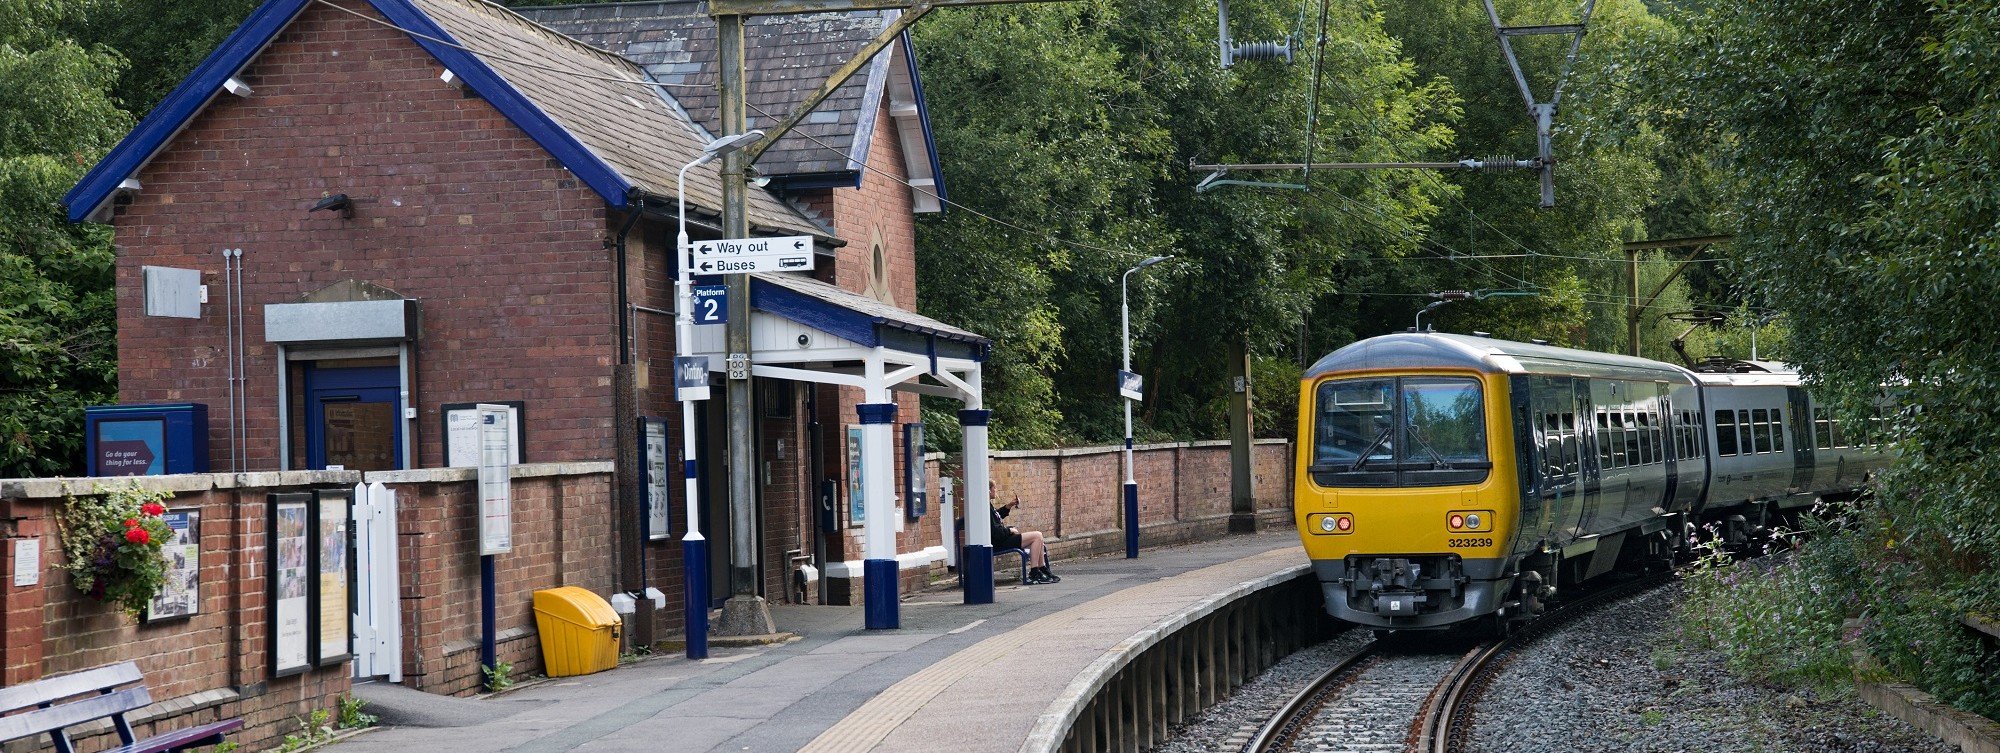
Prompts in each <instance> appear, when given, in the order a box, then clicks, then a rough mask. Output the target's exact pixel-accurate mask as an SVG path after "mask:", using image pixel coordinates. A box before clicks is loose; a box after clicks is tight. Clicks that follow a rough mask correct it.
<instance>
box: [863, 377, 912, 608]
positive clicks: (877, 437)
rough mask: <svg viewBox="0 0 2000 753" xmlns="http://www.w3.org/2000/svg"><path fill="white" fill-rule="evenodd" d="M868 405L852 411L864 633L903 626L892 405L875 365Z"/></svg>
mask: <svg viewBox="0 0 2000 753" xmlns="http://www.w3.org/2000/svg"><path fill="white" fill-rule="evenodd" d="M868 373H869V376H870V379H869V386H868V389H867V393H868V394H867V399H868V402H866V403H862V404H860V405H857V406H854V410H855V412H856V413H859V414H860V417H861V450H862V460H861V478H862V497H863V500H862V504H863V506H864V508H863V514H864V519H865V520H866V523H865V526H864V532H863V538H864V541H865V544H866V545H865V546H864V547H863V551H862V556H863V558H864V559H863V560H862V563H861V579H862V588H864V589H866V590H865V591H864V593H863V596H862V602H863V604H864V616H865V618H866V619H865V623H866V627H867V628H868V629H869V630H895V629H897V628H900V627H902V626H903V620H902V616H901V613H900V612H901V610H900V605H899V604H898V603H897V602H896V578H897V576H898V573H899V571H900V568H898V567H897V566H896V517H895V516H896V503H895V494H896V436H895V431H894V430H895V428H896V404H895V403H893V402H890V401H889V390H888V388H887V387H885V386H882V385H881V381H882V366H881V362H880V361H879V360H878V359H870V360H869V363H868Z"/></svg>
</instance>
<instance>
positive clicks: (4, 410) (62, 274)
mask: <svg viewBox="0 0 2000 753" xmlns="http://www.w3.org/2000/svg"><path fill="white" fill-rule="evenodd" d="M67 7H68V6H67V5H65V4H61V3H48V2H35V1H34V0H4V2H0V477H17V476H42V475H53V474H60V473H65V472H73V471H76V470H78V469H79V464H78V463H77V459H78V458H80V457H81V455H82V452H81V450H82V444H83V441H82V436H83V431H82V429H83V426H82V424H83V406H85V405H88V404H92V403H102V402H108V401H109V400H110V399H111V398H112V396H113V394H114V392H115V391H114V389H113V387H112V384H113V381H114V380H115V378H116V374H117V367H116V363H115V361H114V358H115V352H114V350H115V342H114V338H113V329H112V327H113V318H114V308H115V305H116V303H115V298H114V297H113V293H112V280H111V262H112V250H111V233H110V232H109V229H108V228H104V227H97V226H80V225H72V224H70V223H69V222H68V220H67V218H66V217H65V216H64V212H63V207H62V205H61V197H62V195H63V192H65V191H67V190H68V189H69V187H70V186H71V185H72V184H74V183H75V181H76V179H77V178H79V177H81V176H82V174H83V172H84V170H85V169H87V168H88V167H89V166H90V164H91V163H92V162H94V161H95V160H96V159H97V158H98V157H99V156H100V155H102V154H103V153H104V152H105V151H106V150H108V149H109V148H110V146H111V145H112V144H113V143H115V142H116V141H117V139H118V138H119V137H121V136H123V135H124V132H125V130H126V129H127V128H129V127H130V125H131V119H130V118H129V117H128V116H127V115H126V114H125V113H124V112H123V111H121V110H120V109H118V107H117V105H116V103H115V102H114V101H113V99H112V98H111V96H110V89H111V87H112V86H113V85H114V84H115V83H116V81H117V79H118V75H119V72H120V71H121V70H123V67H124V62H123V60H122V59H121V58H120V57H119V56H118V55H117V54H115V53H112V52H110V51H108V50H104V49H102V48H93V49H85V48H84V47H81V46H79V45H77V44H76V43H74V42H72V41H69V40H67V39H64V38H62V37H61V36H60V35H59V34H57V33H56V32H55V30H54V28H53V24H55V23H57V22H58V21H60V20H62V19H63V18H66V17H67V16H66V14H65V10H66V9H67ZM16 11H19V13H18V14H17V13H16Z"/></svg>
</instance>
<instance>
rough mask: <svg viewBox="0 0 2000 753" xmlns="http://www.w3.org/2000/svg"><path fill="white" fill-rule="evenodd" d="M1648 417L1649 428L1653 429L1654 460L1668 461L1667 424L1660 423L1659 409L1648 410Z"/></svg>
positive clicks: (1657, 461) (1656, 461)
mask: <svg viewBox="0 0 2000 753" xmlns="http://www.w3.org/2000/svg"><path fill="white" fill-rule="evenodd" d="M1646 417H1647V418H1648V419H1649V420H1648V421H1647V422H1646V423H1647V424H1648V426H1647V428H1649V429H1651V430H1652V431H1653V462H1655V463H1664V462H1667V425H1666V424H1663V423H1660V412H1659V411H1656V410H1649V411H1646Z"/></svg>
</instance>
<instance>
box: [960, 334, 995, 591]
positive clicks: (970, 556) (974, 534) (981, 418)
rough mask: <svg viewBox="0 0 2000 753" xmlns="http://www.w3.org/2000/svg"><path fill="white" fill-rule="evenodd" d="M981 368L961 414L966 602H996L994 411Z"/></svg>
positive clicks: (969, 383) (970, 378) (970, 377)
mask: <svg viewBox="0 0 2000 753" xmlns="http://www.w3.org/2000/svg"><path fill="white" fill-rule="evenodd" d="M979 372H980V369H979V367H977V366H974V367H973V368H972V371H970V372H968V373H967V374H966V379H965V382H966V387H967V388H968V390H969V392H970V396H969V397H968V398H967V399H966V401H965V409H964V410H961V411H959V412H958V423H959V425H960V426H961V427H962V429H963V434H964V440H963V441H964V444H965V448H964V449H965V552H964V553H963V554H962V555H960V557H959V561H960V563H961V564H960V565H959V567H960V568H962V570H961V572H963V573H965V603H967V604H991V603H993V525H992V521H991V517H992V515H993V500H992V499H991V498H990V497H991V495H990V494H989V493H988V488H987V483H988V482H989V480H990V479H991V478H992V476H991V474H990V468H989V466H988V460H987V457H986V424H987V422H988V421H989V420H990V419H991V418H992V415H993V414H992V411H988V410H986V409H984V408H982V407H981V406H983V405H984V404H985V403H984V401H983V399H982V397H981V395H980V384H979Z"/></svg>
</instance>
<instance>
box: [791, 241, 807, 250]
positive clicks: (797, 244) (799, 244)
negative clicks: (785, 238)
mask: <svg viewBox="0 0 2000 753" xmlns="http://www.w3.org/2000/svg"><path fill="white" fill-rule="evenodd" d="M805 247H806V242H805V241H803V240H796V241H792V250H793V251H797V250H799V249H802V248H805Z"/></svg>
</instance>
